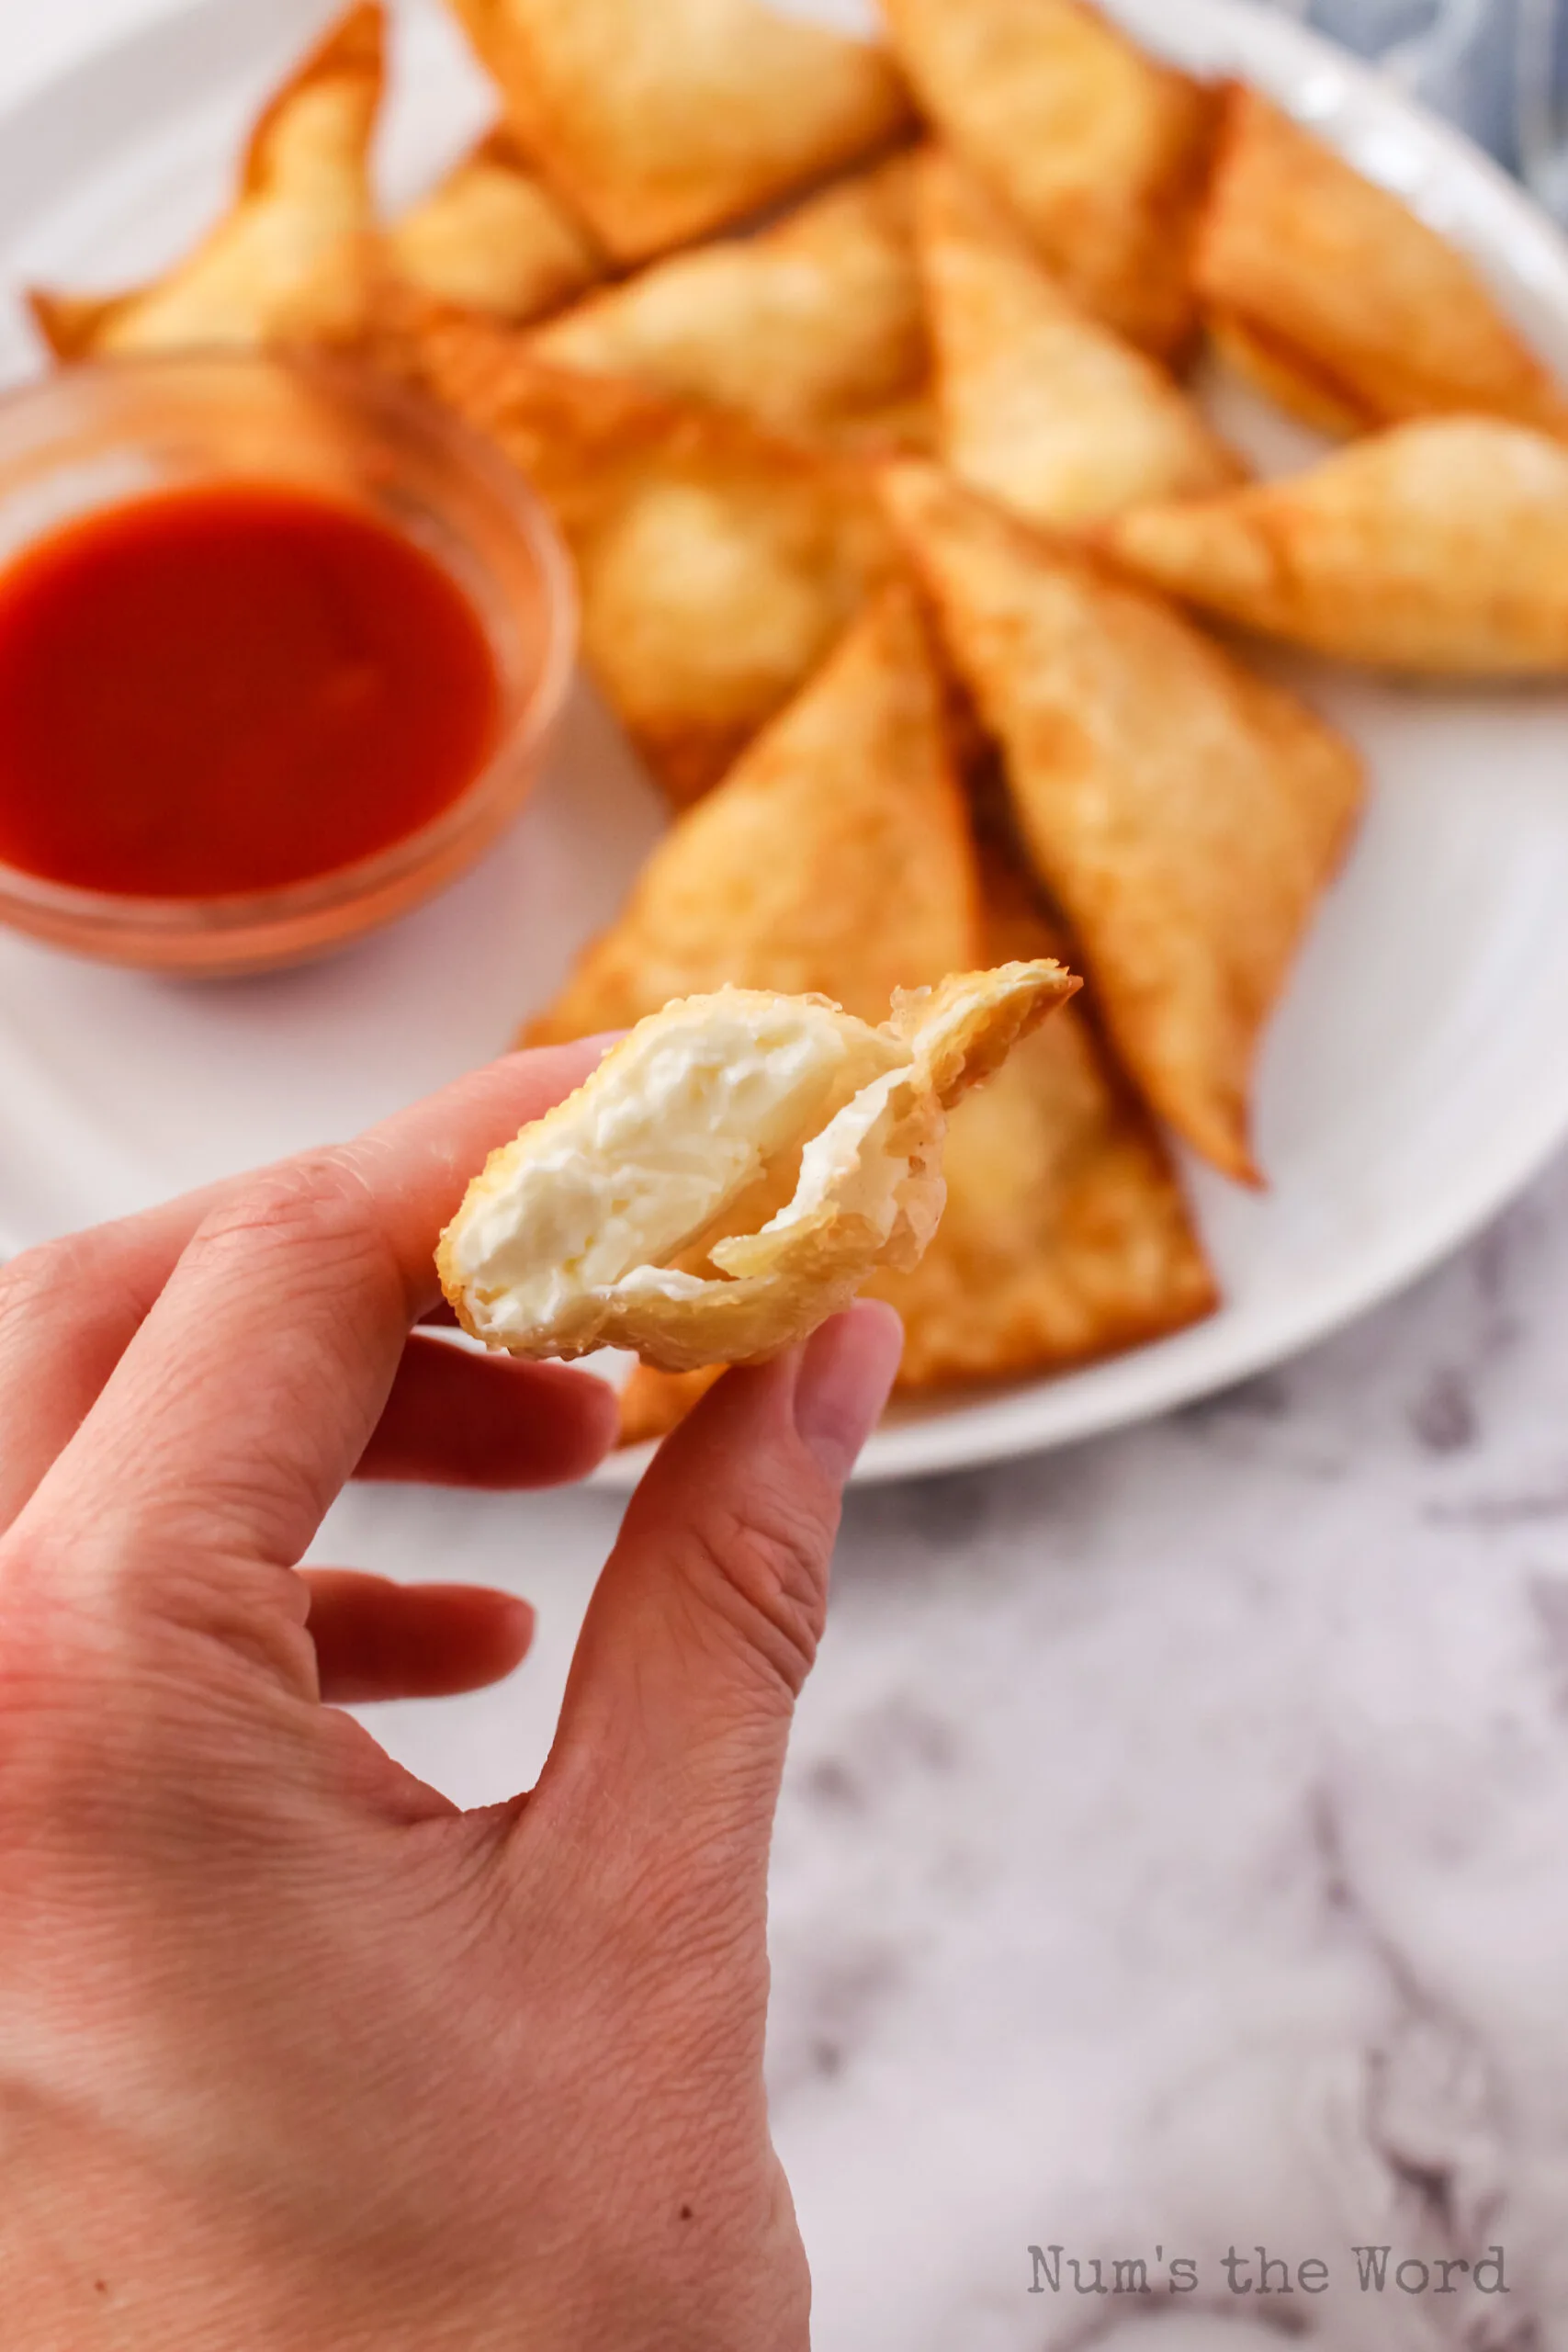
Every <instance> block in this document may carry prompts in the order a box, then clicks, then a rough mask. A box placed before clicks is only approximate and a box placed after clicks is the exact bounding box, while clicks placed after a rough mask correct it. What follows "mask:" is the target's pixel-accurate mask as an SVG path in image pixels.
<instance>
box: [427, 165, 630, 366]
mask: <svg viewBox="0 0 1568 2352" xmlns="http://www.w3.org/2000/svg"><path fill="white" fill-rule="evenodd" d="M386 245H387V255H388V259H389V262H390V264H391V266H392V267H393V269H394V270H395V271H396V272H397V274H398V276H399V277H400V278H402V279H403V280H404V281H405V282H406V283H407V284H408V285H410V286H412V287H415V288H418V290H419V291H420V292H421V293H422V294H424V295H427V296H430V297H431V298H433V299H434V300H436V301H438V302H451V303H455V304H457V306H458V307H459V308H460V309H463V310H469V311H485V312H487V313H488V314H489V315H490V316H491V317H492V318H497V319H503V320H505V321H506V322H508V323H509V324H512V325H515V326H522V325H525V324H526V322H528V321H529V320H531V319H539V318H543V317H544V316H545V315H546V313H547V311H555V310H558V309H559V308H560V306H561V304H562V303H563V302H570V301H573V300H576V298H577V297H578V295H580V294H582V293H585V292H586V291H587V289H588V288H589V287H590V286H592V285H593V284H594V283H595V281H596V280H597V279H599V278H601V277H604V256H603V254H601V253H600V251H599V248H598V246H597V245H596V244H595V243H594V241H593V239H592V237H591V236H590V234H589V232H588V231H587V229H586V228H585V227H584V226H583V224H582V223H581V221H580V220H576V219H575V218H574V217H573V215H572V214H571V213H570V212H569V211H568V209H567V208H566V206H565V205H564V204H562V203H561V201H560V200H559V198H558V197H556V196H555V195H554V194H552V192H551V191H550V190H549V189H548V188H547V187H546V186H545V183H544V182H543V180H541V179H540V177H539V176H538V174H537V173H536V172H534V171H532V170H530V168H529V166H528V163H527V159H526V157H525V155H524V153H523V152H522V150H521V149H520V148H519V146H518V144H517V141H515V139H514V138H513V135H512V133H511V132H510V131H509V130H506V129H505V128H504V126H501V125H498V126H497V128H496V129H495V130H491V131H490V132H488V133H487V135H486V136H485V137H484V138H483V139H481V140H480V141H479V143H478V144H477V145H476V146H474V147H472V148H470V149H469V151H468V153H467V154H466V155H463V156H461V157H459V159H458V161H457V163H456V164H453V166H452V168H451V170H450V171H449V172H447V173H446V175H445V176H444V177H443V178H442V179H440V180H439V181H438V182H437V183H436V185H435V186H434V187H433V188H432V189H430V191H429V192H428V194H426V195H425V196H423V197H421V198H420V200H419V202H418V203H417V204H414V205H412V206H411V207H410V209H408V211H406V212H405V213H404V214H403V216H402V218H401V220H398V221H396V222H395V223H394V224H393V226H392V227H391V228H390V229H389V231H388V232H387V240H386Z"/></svg>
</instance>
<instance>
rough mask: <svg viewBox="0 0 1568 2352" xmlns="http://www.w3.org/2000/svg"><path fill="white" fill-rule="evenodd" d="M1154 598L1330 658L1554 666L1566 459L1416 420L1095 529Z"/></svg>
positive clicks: (1528, 670)
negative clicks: (1219, 491) (1319, 458)
mask: <svg viewBox="0 0 1568 2352" xmlns="http://www.w3.org/2000/svg"><path fill="white" fill-rule="evenodd" d="M1109 544H1110V545H1111V548H1112V550H1113V552H1114V553H1115V554H1116V555H1117V556H1118V557H1119V558H1120V560H1122V562H1123V563H1125V564H1127V565H1128V566H1130V567H1131V568H1132V569H1133V570H1134V571H1139V572H1141V573H1143V575H1144V576H1145V578H1146V579H1148V580H1150V581H1152V582H1154V583H1155V584H1156V586H1157V587H1160V588H1164V589H1167V590H1168V591H1171V592H1172V593H1174V594H1177V595H1179V596H1188V597H1190V598H1191V599H1192V601H1193V602H1194V603H1195V604H1200V605H1207V606H1208V607H1209V608H1210V609H1211V610H1212V611H1213V612H1216V613H1223V614H1224V615H1225V616H1226V617H1227V618H1229V619H1232V620H1237V621H1242V622H1245V623H1246V625H1247V627H1248V628H1257V629H1263V630H1267V631H1268V632H1269V634H1270V635H1271V636H1274V637H1282V638H1288V639H1291V640H1292V642H1293V643H1295V644H1297V645H1307V646H1311V647H1312V648H1313V649H1314V651H1316V652H1319V653H1328V654H1332V655H1333V656H1335V657H1336V659H1337V660H1339V661H1342V662H1368V663H1371V664H1373V665H1374V666H1376V667H1379V668H1386V669H1393V670H1407V671H1417V672H1420V671H1425V672H1429V673H1434V674H1436V675H1439V676H1441V675H1445V674H1450V675H1462V676H1471V677H1499V678H1506V677H1526V676H1529V675H1531V674H1532V673H1534V674H1540V673H1549V672H1558V673H1561V672H1562V671H1568V448H1565V447H1563V445H1562V442H1560V441H1556V440H1553V439H1551V437H1550V436H1549V435H1546V434H1544V433H1532V432H1531V431H1529V428H1528V427H1527V426H1525V425H1522V424H1504V423H1503V422H1502V421H1501V420H1500V419H1498V418H1495V417H1483V416H1475V417H1472V416H1452V417H1449V416H1445V417H1430V418H1427V419H1425V420H1423V421H1422V422H1421V423H1419V424H1400V425H1395V426H1394V427H1393V430H1392V431H1390V432H1387V433H1380V434H1378V435H1375V436H1374V437H1373V438H1371V439H1370V440H1366V441H1359V442H1358V443H1356V445H1355V446H1354V447H1352V448H1348V449H1346V450H1343V451H1341V452H1340V453H1339V454H1338V455H1337V456H1336V457H1333V458H1328V459H1327V460H1326V461H1325V463H1324V464H1323V465H1320V466H1316V467H1314V469H1313V470H1312V471H1311V472H1310V473H1305V474H1297V475H1294V476H1292V477H1291V478H1290V479H1288V480H1286V481H1270V482H1260V483H1258V484H1257V485H1256V486H1254V487H1253V488H1251V489H1249V490H1243V491H1237V492H1234V493H1233V494H1232V495H1231V496H1230V497H1228V498H1206V499H1199V500H1197V501H1195V502H1194V503H1192V504H1191V505H1190V506H1188V505H1168V506H1150V507H1145V509H1144V510H1143V511H1142V512H1140V513H1137V514H1133V515H1123V516H1122V520H1121V521H1120V523H1118V524H1116V525H1114V526H1112V528H1111V533H1110V534H1109Z"/></svg>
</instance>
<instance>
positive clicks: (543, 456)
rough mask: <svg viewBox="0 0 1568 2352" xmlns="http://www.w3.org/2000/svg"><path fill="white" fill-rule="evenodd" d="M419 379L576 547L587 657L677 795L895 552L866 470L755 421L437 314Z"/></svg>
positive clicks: (742, 732) (780, 692) (819, 648)
mask: <svg viewBox="0 0 1568 2352" xmlns="http://www.w3.org/2000/svg"><path fill="white" fill-rule="evenodd" d="M421 358H422V365H423V373H424V377H425V380H426V381H427V382H428V383H429V384H430V385H431V387H432V388H433V389H434V390H435V391H436V392H437V393H438V394H439V395H440V396H441V397H442V398H443V399H445V400H446V401H448V402H449V403H450V405H451V406H452V407H453V408H455V409H456V410H457V413H459V415H461V416H463V417H465V418H466V419H467V421H468V423H469V424H473V425H476V426H477V427H478V428H479V430H480V431H481V432H485V433H489V434H490V435H492V436H493V438H494V439H495V440H496V441H498V442H499V443H500V445H501V447H502V448H503V449H504V450H505V451H506V453H507V455H508V456H509V457H510V458H512V459H513V462H514V463H515V464H516V465H517V467H518V468H519V469H520V470H521V471H522V472H524V473H525V474H526V475H527V476H528V478H529V480H530V481H532V482H533V483H534V484H535V486H536V489H537V490H538V491H539V492H541V494H542V495H543V496H544V498H545V499H546V500H547V503H549V505H550V507H551V508H552V510H553V512H554V514H555V516H556V520H557V522H558V525H559V526H560V528H561V531H562V533H563V534H564V536H565V537H566V539H567V542H568V544H569V546H570V548H571V551H572V554H573V556H574V557H575V559H576V562H577V571H578V582H579V590H580V594H581V600H582V643H583V651H584V653H585V655H586V657H587V659H588V662H589V664H590V666H591V667H592V671H593V673H594V675H595V677H596V678H597V679H598V682H599V684H600V685H601V686H602V687H603V689H604V693H605V695H607V696H608V698H609V700H610V702H611V703H612V704H613V705H614V707H615V709H616V711H617V712H618V713H619V715H620V718H621V719H622V720H623V722H624V724H625V725H626V729H627V730H628V732H629V733H630V734H631V736H632V738H633V740H634V741H636V743H637V746H638V748H639V750H640V751H641V752H643V754H644V755H645V757H646V758H647V760H648V762H649V765H650V767H651V768H652V770H653V772H654V774H655V775H657V777H658V778H659V781H660V784H661V785H662V786H664V788H665V790H666V791H667V792H668V793H669V795H670V797H671V799H672V800H674V801H676V802H678V803H684V802H686V801H689V800H694V799H695V798H696V797H698V796H699V795H700V794H702V793H704V792H705V791H706V790H707V789H708V787H709V786H711V785H713V784H715V783H716V782H717V780H718V778H719V777H720V776H721V775H723V774H724V772H725V770H726V768H728V765H729V764H730V763H731V761H732V760H733V759H734V758H735V756H736V754H737V753H738V752H739V751H740V749H741V747H742V746H743V745H744V744H745V743H747V742H748V741H750V738H751V737H752V736H753V735H754V734H755V733H756V731H757V729H758V728H759V727H761V725H762V723H763V721H764V720H765V719H768V718H772V716H773V712H774V711H775V710H777V709H778V708H779V707H781V705H783V704H784V702H786V701H787V700H788V698H789V696H790V695H792V694H793V693H794V692H795V688H796V687H797V686H798V685H799V684H801V682H802V681H803V680H804V679H805V678H806V677H807V675H808V674H809V673H810V672H811V670H812V669H813V668H814V667H815V666H816V664H817V663H818V661H820V659H821V658H822V656H823V654H824V653H825V652H826V651H827V650H828V648H829V645H830V644H831V643H832V641H833V639H834V638H835V637H837V636H838V634H839V632H840V629H841V628H843V626H844V624H845V622H846V621H847V620H848V619H849V618H850V617H851V616H852V613H853V612H854V611H855V610H856V609H857V608H858V606H859V605H860V604H861V602H862V600H863V597H864V595H865V594H866V592H867V590H868V588H869V587H870V586H872V585H873V584H875V583H877V582H880V581H881V580H883V579H885V578H886V576H887V574H888V572H889V570H890V567H891V562H892V555H891V549H890V547H889V543H888V539H887V536H886V527H885V526H884V524H883V521H882V519H881V517H880V515H879V513H878V511H877V506H876V502H875V500H874V497H873V496H872V494H871V493H870V492H869V490H868V489H867V487H866V484H865V481H864V479H863V473H862V471H861V469H859V468H858V467H855V466H852V465H851V464H849V463H848V462H847V461H845V462H840V461H839V460H836V459H834V458H829V457H826V456H818V455H817V454H815V453H813V452H811V451H809V450H806V449H802V448H800V447H796V446H795V445H794V444H791V443H787V442H784V441H780V440H775V439H773V438H772V437H771V436H769V435H766V434H764V433H762V432H761V431H760V430H759V429H758V428H757V427H756V426H754V425H753V424H750V421H749V420H748V419H747V418H744V417H741V416H738V415H735V414H732V413H729V412H728V411H726V410H723V409H719V408H716V407H713V406H709V405H706V404H703V403H700V402H696V401H682V400H679V399H676V398H673V397H672V396H671V395H668V394H665V393H659V392H651V391H648V390H644V389H643V388H642V387H640V386H637V385H633V384H626V383H622V382H620V381H618V380H616V379H612V378H609V377H596V376H583V375H578V374H575V373H573V372H571V371H569V370H568V369H566V368H553V367H551V366H549V365H548V364H547V362H546V361H544V360H542V359H539V358H537V357H536V356H535V355H534V354H533V352H532V351H530V350H529V349H528V347H527V345H526V344H525V341H524V340H523V339H522V338H521V337H520V336H518V335H517V334H514V333H509V332H507V331H505V330H503V329H502V328H500V327H497V326H495V325H493V324H492V323H491V322H489V321H487V320H481V319H479V318H477V317H471V316H469V317H460V316H457V315H456V314H454V315H451V316H447V317H441V318H435V319H433V320H431V321H430V322H428V324H427V331H426V333H425V334H424V337H423V349H422V354H421Z"/></svg>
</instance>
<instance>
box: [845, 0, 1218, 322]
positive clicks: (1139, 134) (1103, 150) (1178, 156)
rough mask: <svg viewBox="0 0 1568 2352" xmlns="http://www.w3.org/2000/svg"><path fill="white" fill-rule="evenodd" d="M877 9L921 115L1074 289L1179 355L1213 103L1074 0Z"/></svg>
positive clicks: (1110, 318) (944, 0)
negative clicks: (1006, 207) (883, 17)
mask: <svg viewBox="0 0 1568 2352" xmlns="http://www.w3.org/2000/svg"><path fill="white" fill-rule="evenodd" d="M883 9H884V14H885V15H886V18H887V21H888V25H889V28H890V29H891V31H892V35H893V40H894V44H895V46H896V48H897V51H898V54H899V56H900V58H901V60H902V62H903V63H904V66H905V68H906V70H907V71H908V74H909V78H910V80H911V81H912V82H913V84H914V85H915V89H916V92H917V94H918V96H919V99H920V101H921V103H922V105H923V106H924V107H925V110H926V112H927V113H928V114H929V115H930V117H931V120H932V121H933V122H935V123H936V124H938V125H939V126H940V128H941V130H942V133H943V135H944V136H945V137H946V139H947V140H948V141H950V143H951V144H952V146H953V150H954V152H955V153H957V154H958V155H960V156H961V157H962V158H963V160H964V163H965V164H967V165H968V166H969V168H970V170H971V171H973V172H974V173H975V174H976V176H977V177H978V178H980V179H981V180H983V181H985V182H987V184H988V185H989V186H990V187H992V189H993V190H994V191H995V192H996V194H997V195H998V196H999V197H1001V198H1004V199H1005V201H1006V202H1007V204H1008V205H1009V207H1010V209H1011V210H1012V212H1013V213H1014V214H1015V215H1016V217H1017V219H1018V220H1019V221H1020V223H1021V226H1022V227H1023V228H1024V229H1025V230H1026V231H1027V232H1028V234H1029V237H1030V240H1031V242H1032V244H1033V245H1034V247H1035V249H1036V251H1037V252H1038V253H1039V254H1040V255H1041V257H1042V258H1043V260H1044V261H1045V262H1046V263H1048V264H1049V266H1051V268H1052V269H1054V270H1055V272H1056V274H1057V276H1058V277H1060V279H1061V281H1062V284H1063V285H1064V287H1065V288H1066V290H1067V292H1068V293H1069V294H1071V295H1072V296H1073V297H1074V298H1075V300H1077V301H1078V302H1080V303H1081V304H1082V305H1083V307H1084V309H1085V310H1087V311H1090V312H1092V313H1093V315H1094V316H1095V317H1096V318H1100V319H1103V320H1105V321H1106V322H1107V323H1108V324H1109V325H1111V326H1113V327H1114V328H1115V329H1116V330H1117V332H1118V334H1124V335H1126V336H1127V337H1128V338H1129V340H1130V341H1132V342H1134V343H1137V344H1141V345H1143V346H1144V347H1145V350H1149V351H1153V352H1156V353H1158V354H1160V355H1161V356H1166V357H1168V356H1171V355H1172V354H1173V353H1175V352H1177V351H1179V350H1180V349H1181V347H1182V346H1183V345H1185V343H1186V342H1187V340H1188V338H1189V335H1190V331H1191V327H1192V323H1193V305H1192V294H1191V288H1190V282H1189V278H1190V248H1191V242H1192V233H1193V228H1194V224H1195V221H1196V217H1197V209H1198V205H1199V202H1200V200H1201V194H1202V186H1203V178H1204V175H1205V172H1206V170H1207V165H1208V156H1209V148H1210V139H1211V132H1212V127H1213V100H1212V96H1211V94H1210V93H1209V92H1208V91H1207V90H1206V89H1204V88H1203V87H1202V86H1201V85H1200V84H1198V83H1196V82H1193V81H1191V80H1190V79H1189V77H1188V76H1187V75H1186V74H1178V73H1176V72H1174V71H1173V70H1172V69H1171V68H1170V67H1168V66H1165V65H1160V64H1156V62H1155V61H1154V59H1153V58H1151V57H1148V56H1145V53H1144V51H1142V50H1141V49H1139V48H1138V47H1137V46H1136V44H1135V43H1134V42H1133V41H1132V40H1129V39H1128V37H1127V35H1126V34H1125V33H1123V32H1121V31H1119V30H1118V29H1117V28H1116V27H1114V26H1113V25H1111V23H1110V22H1109V21H1108V20H1107V19H1106V18H1105V17H1102V16H1100V14H1099V13H1098V11H1097V10H1095V9H1093V8H1090V7H1088V6H1083V5H1082V0H883Z"/></svg>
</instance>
